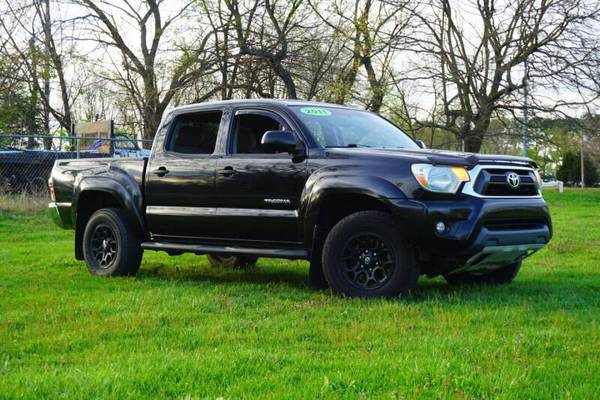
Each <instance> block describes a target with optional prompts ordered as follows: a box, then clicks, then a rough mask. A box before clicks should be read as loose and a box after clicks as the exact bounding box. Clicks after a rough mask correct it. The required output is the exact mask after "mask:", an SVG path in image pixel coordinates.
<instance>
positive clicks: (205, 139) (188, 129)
mask: <svg viewBox="0 0 600 400" xmlns="http://www.w3.org/2000/svg"><path fill="white" fill-rule="evenodd" d="M221 114H222V113H221V112H220V111H211V112H205V113H198V114H190V115H182V116H179V117H177V119H176V120H175V125H174V126H173V130H172V131H171V137H170V139H169V141H168V144H167V150H169V151H174V152H176V153H184V154H212V153H213V152H214V151H215V144H216V143H217V134H218V133H219V125H220V124H221Z"/></svg>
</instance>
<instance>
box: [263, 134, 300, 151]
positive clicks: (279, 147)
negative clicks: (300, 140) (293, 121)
mask: <svg viewBox="0 0 600 400" xmlns="http://www.w3.org/2000/svg"><path fill="white" fill-rule="evenodd" d="M260 144H261V145H262V146H263V148H264V149H265V150H268V151H274V152H280V153H293V152H294V151H295V150H296V137H295V136H294V134H293V133H292V132H288V131H266V132H265V133H264V135H263V137H262V139H261V141H260Z"/></svg>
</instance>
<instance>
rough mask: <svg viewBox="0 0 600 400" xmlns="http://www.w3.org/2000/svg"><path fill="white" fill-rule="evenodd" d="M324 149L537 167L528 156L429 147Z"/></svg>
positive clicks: (437, 161)
mask: <svg viewBox="0 0 600 400" xmlns="http://www.w3.org/2000/svg"><path fill="white" fill-rule="evenodd" d="M326 150H327V153H329V154H330V155H332V156H338V157H349V158H354V157H358V158H364V157H367V158H378V159H381V158H392V159H402V160H405V161H409V162H412V163H414V162H422V163H428V164H438V165H462V166H465V167H474V166H475V165H477V164H515V165H527V166H531V167H534V168H535V167H537V165H536V164H535V162H534V161H533V160H532V159H530V158H527V157H519V156H507V155H500V154H477V153H465V152H458V151H448V150H431V149H370V148H365V147H352V148H346V147H335V148H333V147H330V148H327V149H326Z"/></svg>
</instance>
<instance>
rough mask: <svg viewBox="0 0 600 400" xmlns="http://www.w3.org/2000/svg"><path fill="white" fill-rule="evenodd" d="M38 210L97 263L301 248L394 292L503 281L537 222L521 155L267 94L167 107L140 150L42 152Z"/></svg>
mask: <svg viewBox="0 0 600 400" xmlns="http://www.w3.org/2000/svg"><path fill="white" fill-rule="evenodd" d="M49 184H50V188H51V196H52V202H51V203H50V204H49V211H50V213H51V215H52V217H53V219H54V221H55V222H56V223H57V224H58V225H59V226H61V227H63V228H71V229H74V230H75V258H77V259H79V260H85V262H86V264H87V267H88V269H89V270H90V272H91V273H93V274H96V275H110V276H113V275H133V274H135V273H136V272H137V271H138V269H139V266H140V262H141V259H142V253H143V251H144V250H156V251H165V252H167V253H168V254H170V255H179V254H182V253H195V254H206V255H208V257H209V260H210V261H211V263H213V264H228V265H231V266H249V265H252V264H254V263H256V260H257V257H274V258H286V259H306V260H309V261H310V268H309V283H310V284H311V285H312V286H313V287H321V288H322V287H330V288H331V289H332V290H333V291H334V292H336V293H339V294H342V295H346V296H361V297H382V296H383V297H390V296H399V295H403V294H406V293H407V292H408V291H410V289H411V288H413V287H414V286H415V285H416V282H417V278H418V277H419V275H421V274H424V275H427V276H429V277H434V276H439V275H442V276H444V277H445V279H446V280H447V281H448V282H450V283H488V284H501V283H509V282H511V281H512V280H513V279H514V278H515V276H516V274H517V273H518V271H519V269H520V268H521V263H522V261H523V259H524V258H525V257H527V256H529V255H530V254H532V253H533V252H535V251H537V250H539V249H541V248H542V247H543V246H544V245H546V244H547V243H548V241H549V240H550V238H551V236H552V224H551V220H550V215H549V212H548V207H547V206H546V203H545V202H544V199H543V198H542V194H541V179H540V175H539V173H538V171H537V168H536V164H535V163H534V162H533V161H532V160H530V159H528V158H522V157H513V156H501V155H481V154H470V153H460V152H450V151H438V150H428V149H426V148H425V146H424V144H423V143H422V142H420V141H416V140H413V139H412V138H411V137H409V136H408V135H406V134H405V133H404V132H403V131H402V130H401V129H400V128H398V127H396V126H395V125H394V124H393V123H391V122H390V121H388V120H386V119H385V118H383V117H381V116H379V115H377V114H374V113H370V112H367V111H363V110H358V109H354V108H350V107H343V106H339V105H332V104H324V103H313V102H297V101H282V100H240V101H224V102H213V103H206V104H195V105H189V106H183V107H179V108H176V109H174V110H172V111H171V112H169V113H168V114H167V115H166V116H165V118H163V121H162V123H161V125H160V127H159V129H158V131H157V133H156V137H155V139H154V143H153V146H152V150H151V152H150V155H149V156H148V157H147V158H138V159H83V160H57V161H56V162H55V164H54V168H53V170H52V174H51V177H50V180H49Z"/></svg>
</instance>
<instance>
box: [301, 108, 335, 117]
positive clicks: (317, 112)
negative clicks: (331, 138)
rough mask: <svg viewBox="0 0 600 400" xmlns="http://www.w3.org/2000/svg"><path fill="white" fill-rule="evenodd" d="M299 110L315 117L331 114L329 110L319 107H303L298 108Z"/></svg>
mask: <svg viewBox="0 0 600 400" xmlns="http://www.w3.org/2000/svg"><path fill="white" fill-rule="evenodd" d="M300 112H302V113H303V114H307V115H313V116H315V117H329V116H330V115H331V111H329V110H327V109H325V108H319V107H303V108H301V109H300Z"/></svg>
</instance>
